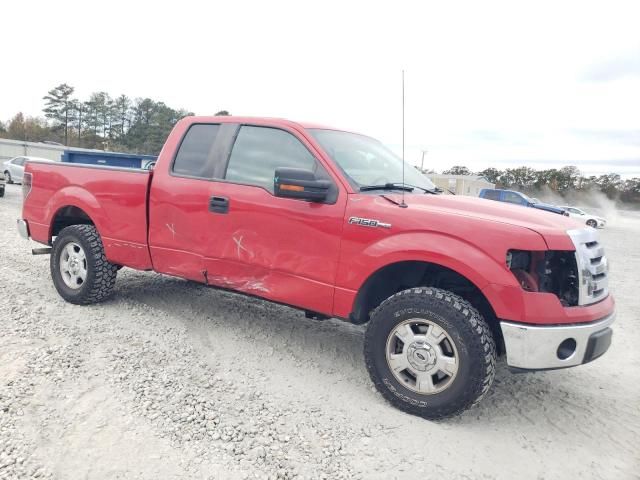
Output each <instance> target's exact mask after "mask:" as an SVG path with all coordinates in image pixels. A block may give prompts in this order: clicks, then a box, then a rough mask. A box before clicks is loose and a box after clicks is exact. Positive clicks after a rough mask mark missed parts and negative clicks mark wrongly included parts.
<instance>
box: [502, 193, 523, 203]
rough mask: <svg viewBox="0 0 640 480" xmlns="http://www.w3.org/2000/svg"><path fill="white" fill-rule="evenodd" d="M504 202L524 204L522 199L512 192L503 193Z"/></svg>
mask: <svg viewBox="0 0 640 480" xmlns="http://www.w3.org/2000/svg"><path fill="white" fill-rule="evenodd" d="M504 201H505V202H509V203H516V204H518V205H523V204H524V202H523V200H522V197H521V196H520V195H518V194H517V193H514V192H504Z"/></svg>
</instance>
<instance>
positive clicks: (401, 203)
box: [400, 69, 407, 208]
mask: <svg viewBox="0 0 640 480" xmlns="http://www.w3.org/2000/svg"><path fill="white" fill-rule="evenodd" d="M404 191H405V186H404V69H403V70H402V202H400V208H407V204H406V203H404Z"/></svg>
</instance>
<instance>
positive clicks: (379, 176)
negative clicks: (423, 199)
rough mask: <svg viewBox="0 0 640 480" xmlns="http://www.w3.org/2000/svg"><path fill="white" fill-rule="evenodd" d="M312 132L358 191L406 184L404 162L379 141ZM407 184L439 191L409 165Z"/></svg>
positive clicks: (334, 133)
mask: <svg viewBox="0 0 640 480" xmlns="http://www.w3.org/2000/svg"><path fill="white" fill-rule="evenodd" d="M309 132H310V133H311V135H313V137H314V138H315V139H316V140H317V141H318V143H319V144H320V145H321V146H322V148H323V149H324V151H325V152H327V154H328V155H329V156H330V157H331V158H332V159H333V161H334V162H336V163H337V164H338V166H340V168H341V169H342V171H343V172H344V173H345V174H346V175H347V176H348V177H349V178H350V179H351V180H352V181H353V182H354V183H355V184H356V185H357V186H358V187H364V186H367V185H385V184H400V183H402V159H400V158H399V157H397V156H396V155H395V154H394V153H393V152H391V150H389V149H388V148H386V147H385V146H384V145H382V143H381V142H379V141H378V140H375V139H373V138H370V137H365V136H364V135H358V134H355V133H348V132H340V131H336V130H324V129H319V128H312V129H309ZM404 183H406V184H407V185H413V186H415V187H419V188H423V189H426V190H434V189H435V185H434V184H433V183H432V182H431V180H429V179H428V178H427V177H425V176H424V175H423V174H422V173H420V172H419V171H418V170H417V169H416V168H415V167H414V166H413V165H410V164H408V163H406V162H405V168H404Z"/></svg>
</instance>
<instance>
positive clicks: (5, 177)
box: [4, 170, 13, 183]
mask: <svg viewBox="0 0 640 480" xmlns="http://www.w3.org/2000/svg"><path fill="white" fill-rule="evenodd" d="M4 179H5V180H6V181H7V183H13V179H12V178H11V172H10V171H9V170H7V171H6V172H4Z"/></svg>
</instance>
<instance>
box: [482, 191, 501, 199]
mask: <svg viewBox="0 0 640 480" xmlns="http://www.w3.org/2000/svg"><path fill="white" fill-rule="evenodd" d="M482 197H483V198H486V199H488V200H500V190H485V191H484V193H483V194H482Z"/></svg>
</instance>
